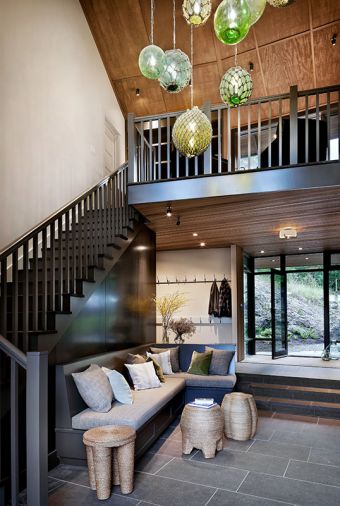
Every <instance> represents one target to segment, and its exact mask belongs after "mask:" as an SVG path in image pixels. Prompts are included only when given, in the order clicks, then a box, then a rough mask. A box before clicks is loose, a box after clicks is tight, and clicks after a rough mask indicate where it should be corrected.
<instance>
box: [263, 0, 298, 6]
mask: <svg viewBox="0 0 340 506" xmlns="http://www.w3.org/2000/svg"><path fill="white" fill-rule="evenodd" d="M267 1H268V3H269V4H270V5H271V6H272V7H287V5H290V4H292V3H293V2H294V0H267Z"/></svg>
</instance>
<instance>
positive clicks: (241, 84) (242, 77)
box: [220, 67, 253, 107]
mask: <svg viewBox="0 0 340 506" xmlns="http://www.w3.org/2000/svg"><path fill="white" fill-rule="evenodd" d="M252 91H253V81H252V79H251V77H250V74H249V73H248V72H247V71H246V70H245V69H243V68H242V67H232V68H231V69H229V70H228V71H227V72H226V73H225V74H224V76H223V77H222V81H221V84H220V95H221V98H222V100H223V102H224V103H225V104H227V105H229V106H231V107H235V106H237V105H242V104H245V103H246V102H247V100H248V98H249V97H250V95H251V94H252Z"/></svg>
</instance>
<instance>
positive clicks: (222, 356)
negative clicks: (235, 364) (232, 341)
mask: <svg viewBox="0 0 340 506" xmlns="http://www.w3.org/2000/svg"><path fill="white" fill-rule="evenodd" d="M205 351H211V352H212V358H211V364H210V369H209V374H217V375H218V376H226V375H227V374H228V373H229V366H230V362H231V360H232V358H233V356H234V355H235V352H234V351H231V350H216V349H215V348H210V347H209V346H206V347H205Z"/></svg>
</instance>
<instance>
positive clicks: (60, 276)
mask: <svg viewBox="0 0 340 506" xmlns="http://www.w3.org/2000/svg"><path fill="white" fill-rule="evenodd" d="M58 250H59V251H58V297H57V301H58V304H57V310H58V311H62V308H63V305H62V303H63V293H64V290H63V255H64V248H63V219H62V217H60V218H58Z"/></svg>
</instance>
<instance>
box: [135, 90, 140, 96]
mask: <svg viewBox="0 0 340 506" xmlns="http://www.w3.org/2000/svg"><path fill="white" fill-rule="evenodd" d="M139 96H140V89H139V88H136V97H139Z"/></svg>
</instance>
